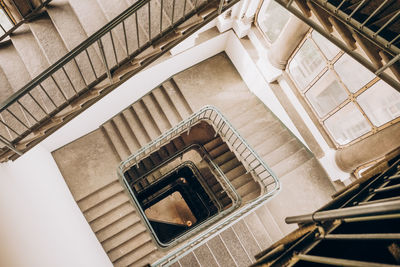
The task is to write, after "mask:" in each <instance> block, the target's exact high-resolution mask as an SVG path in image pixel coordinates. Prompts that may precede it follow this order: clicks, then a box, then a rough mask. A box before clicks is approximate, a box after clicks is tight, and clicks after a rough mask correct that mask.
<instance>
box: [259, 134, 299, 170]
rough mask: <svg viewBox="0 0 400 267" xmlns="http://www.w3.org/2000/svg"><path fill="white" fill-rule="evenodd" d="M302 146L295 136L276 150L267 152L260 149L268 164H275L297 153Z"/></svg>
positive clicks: (261, 155)
mask: <svg viewBox="0 0 400 267" xmlns="http://www.w3.org/2000/svg"><path fill="white" fill-rule="evenodd" d="M301 148H302V146H301V144H300V143H299V141H298V140H297V139H296V138H293V139H292V140H290V141H289V142H287V143H285V144H283V145H282V146H280V147H278V148H276V149H275V150H273V151H271V152H269V153H266V152H264V151H263V150H261V151H260V153H259V155H260V157H261V158H262V159H263V160H264V161H265V163H267V165H268V166H273V165H275V164H277V163H279V162H280V161H282V160H284V159H286V157H288V156H290V155H292V154H293V153H296V152H297V151H298V150H300V149H301Z"/></svg>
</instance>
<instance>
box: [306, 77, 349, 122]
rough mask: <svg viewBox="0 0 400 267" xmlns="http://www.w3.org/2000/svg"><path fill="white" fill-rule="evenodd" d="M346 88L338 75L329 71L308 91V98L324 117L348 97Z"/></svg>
mask: <svg viewBox="0 0 400 267" xmlns="http://www.w3.org/2000/svg"><path fill="white" fill-rule="evenodd" d="M347 96H348V95H347V93H346V90H345V89H344V88H343V87H342V85H341V84H340V83H339V82H338V80H337V77H336V75H335V74H334V73H333V72H331V71H328V72H326V73H325V74H324V76H322V77H321V78H320V79H319V80H318V81H317V82H316V83H315V84H314V85H313V86H312V87H311V88H310V89H309V90H308V91H307V93H306V97H307V99H308V100H309V101H310V103H311V105H312V106H313V108H314V109H315V110H316V111H317V113H318V115H319V116H320V117H324V116H325V115H326V114H328V113H329V112H330V111H331V110H333V109H334V108H335V107H337V106H339V105H340V104H341V103H343V101H345V100H346V99H347Z"/></svg>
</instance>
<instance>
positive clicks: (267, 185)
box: [118, 106, 280, 266]
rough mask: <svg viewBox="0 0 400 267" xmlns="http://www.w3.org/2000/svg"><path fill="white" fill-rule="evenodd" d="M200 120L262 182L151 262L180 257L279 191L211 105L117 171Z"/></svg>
mask: <svg viewBox="0 0 400 267" xmlns="http://www.w3.org/2000/svg"><path fill="white" fill-rule="evenodd" d="M200 121H206V122H209V123H210V124H211V125H212V126H213V128H214V130H215V132H216V133H215V134H216V135H219V136H220V137H221V138H222V139H223V140H224V141H225V143H226V144H227V145H228V146H229V148H230V150H231V151H232V152H233V153H235V155H236V157H237V158H238V159H239V160H240V161H241V163H242V164H243V165H244V167H245V168H246V170H247V172H248V173H251V174H252V176H253V179H254V180H255V181H256V182H258V183H259V185H260V186H261V188H262V190H261V194H260V196H259V197H257V198H256V199H254V200H252V201H250V202H248V203H244V205H243V206H242V207H241V208H239V209H237V210H235V211H233V212H232V213H230V214H229V215H227V216H226V217H224V218H222V219H221V220H220V221H218V222H216V223H215V224H214V225H212V226H210V227H209V228H208V229H207V231H206V233H202V234H200V235H198V236H196V237H195V238H193V239H192V240H190V241H189V242H187V243H185V244H184V245H182V246H181V247H179V248H177V249H175V250H174V251H172V252H171V253H169V254H168V255H166V256H165V257H163V258H161V259H160V260H158V261H157V262H155V263H154V264H152V266H165V265H169V264H172V263H173V262H176V261H177V260H179V259H180V258H181V257H183V256H185V255H186V254H187V253H189V252H190V251H191V250H192V249H193V248H195V247H197V246H199V245H201V244H202V243H203V242H204V241H205V240H206V238H207V237H209V236H211V235H213V234H215V233H216V232H218V231H220V230H221V229H223V228H224V227H226V226H228V225H230V224H232V223H234V222H235V221H237V220H239V219H240V218H242V217H243V216H245V215H246V214H248V213H250V212H251V211H253V210H254V209H255V208H256V207H258V206H259V205H260V204H262V203H264V202H266V201H267V200H268V199H269V198H270V197H271V196H273V195H274V194H275V193H277V192H278V190H279V189H280V182H279V180H278V178H277V177H276V176H275V174H274V173H273V172H272V170H271V169H270V168H269V167H268V166H267V165H266V164H265V162H264V161H263V160H262V159H261V158H260V156H259V155H258V154H257V153H256V152H255V151H254V150H253V149H252V148H251V147H250V146H249V145H248V144H247V142H246V141H245V140H244V139H243V138H242V137H241V136H240V134H239V133H238V132H237V131H236V129H235V128H234V127H233V126H232V124H231V123H230V122H229V121H228V120H227V119H226V118H225V117H224V116H223V115H222V114H221V112H220V111H218V110H217V109H216V108H215V107H213V106H205V107H203V108H202V109H200V110H199V111H198V112H196V113H194V114H192V115H191V116H190V117H189V118H187V119H186V120H184V121H182V122H180V123H179V124H178V125H176V126H175V127H174V128H172V129H171V130H169V131H167V132H165V133H164V134H163V135H161V136H160V137H159V138H157V139H155V140H154V141H152V142H151V143H149V144H148V145H146V146H144V147H143V148H141V149H140V150H138V151H137V153H135V154H134V155H132V156H130V157H129V158H128V159H127V160H125V161H124V162H122V163H121V165H120V168H119V170H118V172H119V175H120V176H121V175H123V172H124V171H125V170H126V169H127V168H130V167H131V166H134V165H137V164H139V163H140V161H141V160H143V159H144V158H146V157H148V156H149V155H150V154H151V153H152V152H154V151H156V150H158V149H159V148H161V147H162V146H164V145H165V144H167V143H168V142H170V141H171V140H172V139H174V138H175V137H176V136H178V135H180V134H182V133H184V132H188V131H190V129H191V127H192V126H193V125H195V124H197V123H199V122H200Z"/></svg>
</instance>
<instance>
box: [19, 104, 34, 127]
mask: <svg viewBox="0 0 400 267" xmlns="http://www.w3.org/2000/svg"><path fill="white" fill-rule="evenodd" d="M17 103H18V104H19V105H20V107H21V108H22V109H23V110H25V112H26V113H28V115H29V116H31V117H32V118H33V119H34V120H35V122H38V120H37V119H36V118H35V116H33V114H32V113H31V112H30V111H29V110H27V109H26V108H25V106H24V105H22V104H21V102H19V100H17ZM26 120H27V121H28V122H29V120H28V118H26Z"/></svg>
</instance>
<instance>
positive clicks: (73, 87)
mask: <svg viewBox="0 0 400 267" xmlns="http://www.w3.org/2000/svg"><path fill="white" fill-rule="evenodd" d="M61 69H62V71H63V72H64V74H65V76H67V80H68V82H69V83H70V84H71V87H72V89H73V90H74V91H75V93H77V91H76V89H75V86H74V84H73V83H72V81H71V79H70V78H69V76H68V73H67V72H66V71H65V68H64V66H62V67H61Z"/></svg>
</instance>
